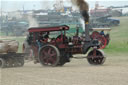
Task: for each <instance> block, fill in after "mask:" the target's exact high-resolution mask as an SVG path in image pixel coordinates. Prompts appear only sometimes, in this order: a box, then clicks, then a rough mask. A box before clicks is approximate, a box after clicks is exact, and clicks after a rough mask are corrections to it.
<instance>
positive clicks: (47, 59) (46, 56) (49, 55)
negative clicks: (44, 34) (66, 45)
mask: <svg viewBox="0 0 128 85" xmlns="http://www.w3.org/2000/svg"><path fill="white" fill-rule="evenodd" d="M40 55H41V56H40V61H41V63H42V64H43V65H46V66H53V65H54V64H56V62H57V56H58V55H57V52H56V50H55V49H54V48H52V47H50V46H46V47H44V48H43V49H42V50H41V53H40Z"/></svg>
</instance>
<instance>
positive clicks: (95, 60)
mask: <svg viewBox="0 0 128 85" xmlns="http://www.w3.org/2000/svg"><path fill="white" fill-rule="evenodd" d="M105 59H106V58H105V57H104V56H103V54H102V52H100V51H99V50H96V56H93V51H91V52H90V53H89V54H88V57H87V60H88V62H89V63H90V64H92V65H101V64H103V63H104V62H105Z"/></svg>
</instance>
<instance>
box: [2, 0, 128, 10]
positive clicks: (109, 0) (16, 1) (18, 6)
mask: <svg viewBox="0 0 128 85" xmlns="http://www.w3.org/2000/svg"><path fill="white" fill-rule="evenodd" d="M48 1H49V2H48ZM53 1H56V0H0V8H2V10H3V11H14V10H22V9H23V5H24V9H25V10H31V9H46V8H47V9H50V8H51V7H52V6H53ZM63 1H70V0H63ZM86 1H87V2H88V3H89V6H90V8H93V7H94V5H95V2H96V1H99V4H100V5H102V6H124V5H128V0H86ZM64 5H66V6H67V5H71V4H70V3H69V2H66V3H64Z"/></svg>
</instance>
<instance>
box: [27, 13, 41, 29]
mask: <svg viewBox="0 0 128 85" xmlns="http://www.w3.org/2000/svg"><path fill="white" fill-rule="evenodd" d="M28 21H29V28H30V27H38V26H39V24H38V22H37V20H36V19H35V18H34V17H33V16H32V15H29V16H28Z"/></svg>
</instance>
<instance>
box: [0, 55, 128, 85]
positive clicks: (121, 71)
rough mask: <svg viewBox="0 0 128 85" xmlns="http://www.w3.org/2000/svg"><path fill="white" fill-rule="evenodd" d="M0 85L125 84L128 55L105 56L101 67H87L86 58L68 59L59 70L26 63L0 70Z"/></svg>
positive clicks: (127, 75) (127, 80) (127, 81)
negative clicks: (69, 60)
mask: <svg viewBox="0 0 128 85" xmlns="http://www.w3.org/2000/svg"><path fill="white" fill-rule="evenodd" d="M0 85H128V56H122V57H120V56H119V57H118V56H114V57H111V56H109V57H108V58H107V59H106V62H105V63H104V65H102V66H92V65H89V64H88V62H87V60H86V59H79V60H78V59H77V60H76V59H72V61H71V62H70V63H67V64H65V65H64V66H63V67H43V66H41V65H40V64H33V62H28V63H25V65H24V67H20V68H19V67H18V68H5V69H0Z"/></svg>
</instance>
